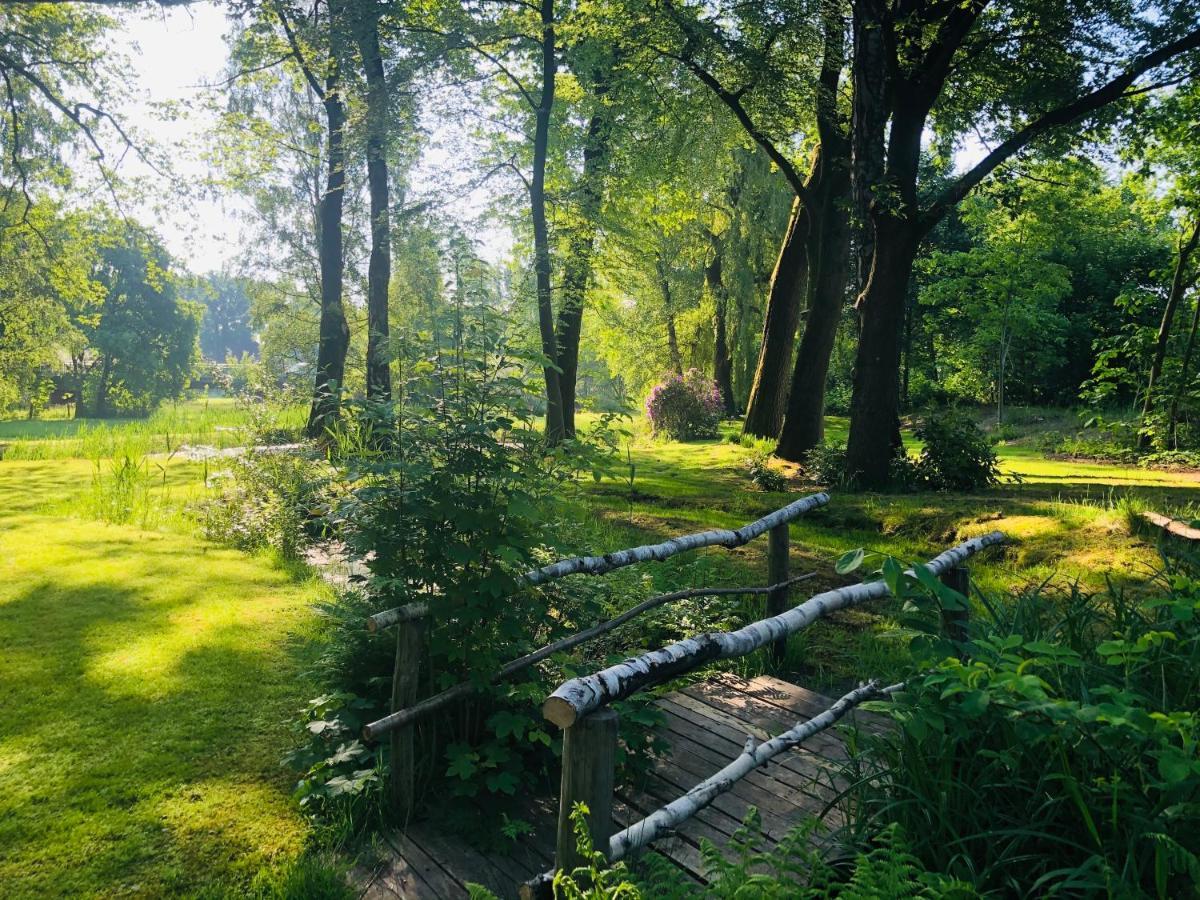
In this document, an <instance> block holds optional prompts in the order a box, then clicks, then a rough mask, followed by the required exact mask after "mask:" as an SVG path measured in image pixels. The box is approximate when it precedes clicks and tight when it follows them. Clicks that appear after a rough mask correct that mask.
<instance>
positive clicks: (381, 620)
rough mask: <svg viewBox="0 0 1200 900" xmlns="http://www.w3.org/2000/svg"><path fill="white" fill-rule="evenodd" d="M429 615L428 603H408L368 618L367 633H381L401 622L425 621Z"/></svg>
mask: <svg viewBox="0 0 1200 900" xmlns="http://www.w3.org/2000/svg"><path fill="white" fill-rule="evenodd" d="M427 615H429V604H428V603H406V604H405V605H404V606H394V607H392V608H391V609H385V610H384V611H383V612H377V613H375V615H373V616H368V617H367V631H379V630H380V629H381V628H388V627H390V626H392V625H397V624H399V623H400V622H411V621H413V620H414V619H423V618H425V617H426V616H427Z"/></svg>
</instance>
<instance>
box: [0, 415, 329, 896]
mask: <svg viewBox="0 0 1200 900" xmlns="http://www.w3.org/2000/svg"><path fill="white" fill-rule="evenodd" d="M231 408H232V407H230V409H231ZM224 412H228V410H225V411H224ZM190 421H191V423H192V425H193V426H197V427H195V428H194V430H192V431H189V432H188V434H189V437H190V438H191V437H194V436H196V435H201V434H205V433H207V434H210V435H211V434H218V433H219V432H215V431H214V430H212V429H213V428H215V427H216V423H215V422H214V420H213V419H212V418H211V417H210V418H209V419H208V420H207V421H205V420H204V419H202V418H197V417H195V416H193V417H192V418H191V419H190ZM162 422H163V420H162V419H159V420H158V423H157V424H160V425H161V424H162ZM227 423H228V417H226V418H225V419H224V422H223V423H222V424H227ZM148 424H149V422H144V423H124V424H122V423H109V424H105V425H104V426H94V425H91V424H87V425H84V424H77V423H75V422H65V423H64V422H45V423H37V422H35V423H24V422H21V423H17V422H6V423H0V430H2V431H3V434H4V435H5V438H7V439H11V438H12V437H13V435H14V433H16V434H19V435H20V437H19V440H20V442H21V445H22V446H24V447H26V448H27V450H28V452H27V453H25V454H17V456H18V457H20V456H22V455H26V456H28V457H34V458H32V459H29V458H26V459H20V458H16V459H14V458H11V456H10V457H9V458H5V459H4V460H3V461H0V635H3V645H4V652H3V654H0V695H2V696H3V697H4V701H3V707H4V716H3V718H2V720H0V885H3V889H2V890H0V893H2V894H3V895H4V896H5V897H13V898H41V897H58V896H63V897H66V896H70V897H116V896H131V897H164V896H190V895H192V894H195V893H198V892H202V891H203V892H206V895H220V894H221V893H222V892H225V891H227V892H228V893H229V895H230V896H245V890H246V888H247V885H248V884H249V882H250V880H251V878H252V877H253V875H254V874H255V873H256V872H258V871H259V870H260V869H262V868H263V867H264V866H275V865H284V864H286V863H287V861H288V860H291V859H295V858H296V857H297V856H299V854H300V853H301V852H302V850H303V847H304V843H305V840H306V836H307V833H308V825H307V823H306V822H305V821H304V820H303V818H302V817H301V815H300V813H299V811H298V810H297V809H296V807H295V805H294V804H293V802H292V801H291V799H290V793H291V787H292V782H293V779H292V777H291V775H290V773H288V772H287V771H286V770H284V769H283V768H282V767H281V766H280V763H279V758H280V756H281V754H282V752H283V751H284V749H285V748H286V747H287V746H288V745H289V743H290V742H291V741H292V738H291V737H290V735H289V734H288V728H289V727H290V726H289V722H290V721H291V720H292V719H293V717H294V716H295V713H296V710H297V709H298V708H299V707H300V706H302V705H303V703H304V702H305V701H306V700H307V699H308V698H309V697H310V696H311V694H312V688H311V686H310V685H309V684H308V683H307V681H306V678H305V676H304V672H305V669H306V667H307V666H308V663H309V661H310V659H311V654H312V651H313V645H312V640H311V639H312V636H313V634H314V632H315V629H316V623H315V616H314V614H313V612H312V609H311V604H312V602H313V601H314V600H315V599H317V598H318V597H319V596H321V595H322V594H323V592H324V590H325V589H324V587H323V586H322V585H321V584H319V583H317V582H314V581H305V580H300V581H298V580H297V579H296V577H295V576H294V575H293V574H291V573H289V572H287V571H285V570H283V569H281V568H279V567H277V566H275V565H274V564H272V563H271V562H270V561H269V560H266V559H261V558H254V557H249V556H247V555H245V554H242V553H238V552H235V551H232V550H227V549H223V548H221V547H218V546H216V545H213V544H210V543H208V542H205V541H202V540H200V539H199V538H197V537H196V536H195V533H194V530H192V529H190V528H187V527H185V526H183V525H182V523H181V522H180V520H179V518H178V508H179V506H181V505H182V502H183V501H184V500H185V499H186V498H187V497H188V496H192V495H194V494H196V493H197V492H199V491H202V490H203V474H202V469H201V466H200V465H199V464H198V463H182V462H178V461H172V462H171V463H169V464H168V465H167V466H166V467H165V468H164V470H163V474H162V477H161V483H158V478H157V476H156V478H155V481H156V485H155V490H157V491H158V492H159V494H158V496H157V497H156V498H154V499H153V500H152V501H151V502H150V503H149V504H148V505H147V509H154V510H159V513H160V514H158V515H156V517H155V518H154V519H153V521H149V520H145V519H139V520H137V521H135V522H134V523H133V524H128V525H114V524H108V523H105V522H102V521H99V520H97V519H95V518H94V517H92V515H90V510H91V503H92V502H93V499H94V495H95V493H96V487H95V480H96V472H97V469H96V466H97V463H99V464H100V466H101V470H102V471H103V467H104V466H105V465H106V464H107V462H108V461H107V460H102V459H96V460H93V459H81V458H71V457H69V456H64V455H63V454H64V453H65V448H66V447H67V442H69V441H75V442H82V441H90V440H92V439H93V437H94V435H95V434H96V432H97V430H98V428H99V427H103V428H104V429H107V433H108V435H109V436H110V437H116V438H118V439H125V438H128V439H129V441H131V442H135V443H144V442H146V441H150V442H151V445H152V439H153V438H154V437H155V436H156V435H155V433H154V432H153V431H152V430H151V429H150V428H148V427H147V426H148ZM31 425H32V426H33V428H31ZM200 425H203V426H204V427H206V428H208V429H209V430H208V431H207V432H205V431H204V430H203V429H202V428H200V427H198V426H200ZM31 430H32V431H40V432H41V435H42V438H41V439H40V440H41V441H42V442H45V443H47V444H48V445H50V446H49V447H48V448H46V452H45V453H39V452H38V451H37V448H36V444H37V443H39V439H38V438H37V437H33V436H31V434H30V432H31ZM85 430H86V435H87V436H85V437H80V434H81V432H85ZM74 446H76V447H79V446H80V444H79V443H76V444H75V445H74ZM39 457H41V458H39ZM164 511H165V512H164Z"/></svg>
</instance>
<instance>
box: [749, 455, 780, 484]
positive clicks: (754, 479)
mask: <svg viewBox="0 0 1200 900" xmlns="http://www.w3.org/2000/svg"><path fill="white" fill-rule="evenodd" d="M746 474H747V475H749V476H750V483H751V484H753V485H754V486H755V487H756V488H758V490H760V491H767V492H768V493H770V492H779V491H786V490H787V487H788V478H787V475H785V474H784V473H783V472H781V471H779V469H778V468H776V467H775V466H774V465H772V464H771V457H770V456H768V455H767V454H766V453H756V454H754V455H753V456H751V457H750V458H749V459H748V460H746Z"/></svg>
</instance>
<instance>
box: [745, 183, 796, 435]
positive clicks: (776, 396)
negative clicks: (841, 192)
mask: <svg viewBox="0 0 1200 900" xmlns="http://www.w3.org/2000/svg"><path fill="white" fill-rule="evenodd" d="M811 183H812V179H811V178H810V179H809V184H810V185H811ZM808 231H809V216H808V212H807V211H806V210H805V208H804V206H803V204H801V203H800V200H799V198H797V199H796V200H795V201H794V202H793V203H792V217H791V220H790V221H789V222H788V230H787V234H786V235H785V236H784V239H783V244H782V246H781V247H780V249H779V258H778V260H777V261H776V263H775V271H774V272H772V273H771V286H770V288H769V289H768V292H767V312H766V316H765V317H764V318H763V335H762V345H761V346H760V348H759V352H758V364H757V365H756V366H755V369H754V380H753V381H752V382H751V385H750V398H749V399H748V400H747V401H746V420H745V422H743V424H742V433H743V434H749V435H753V436H754V437H763V438H774V437H778V436H779V429H780V428H781V427H782V425H783V412H784V407H785V406H786V404H787V389H788V380H787V375H786V373H787V367H788V365H789V364H790V363H791V361H792V348H793V347H794V346H795V343H796V325H797V324H798V323H799V321H800V293H801V291H802V290H803V289H804V282H805V279H806V276H807V266H808V250H807V243H808Z"/></svg>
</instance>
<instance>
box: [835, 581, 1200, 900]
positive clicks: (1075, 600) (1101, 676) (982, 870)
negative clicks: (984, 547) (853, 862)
mask: <svg viewBox="0 0 1200 900" xmlns="http://www.w3.org/2000/svg"><path fill="white" fill-rule="evenodd" d="M917 574H918V576H920V575H921V571H920V570H918V571H917ZM926 581H927V579H925V578H920V582H921V584H922V586H924V590H922V589H918V588H916V587H915V585H908V586H905V585H901V590H902V592H903V593H904V594H905V595H906V596H907V597H908V598H909V602H910V607H909V608H910V609H911V611H912V615H911V616H910V618H909V620H908V621H909V624H910V627H913V628H915V629H917V631H918V632H922V631H923V632H925V633H926V634H927V635H928V636H918V637H917V638H915V639H914V643H913V649H914V653H915V654H916V655H915V657H914V662H915V664H916V666H917V668H918V671H917V673H916V674H914V675H913V676H912V677H911V678H910V680H909V681H908V686H907V688H906V690H905V691H904V692H903V693H902V694H901V695H899V696H898V697H897V698H896V701H895V703H887V704H882V705H881V708H882V709H883V710H884V711H886V712H888V713H889V714H890V715H891V716H892V717H893V718H894V719H895V721H896V723H897V726H898V727H897V728H896V729H895V730H894V731H892V732H888V733H884V734H882V735H875V736H864V738H863V739H864V740H865V742H866V743H865V750H866V752H865V753H864V755H863V756H862V757H860V760H861V761H863V765H864V766H865V770H860V771H857V772H855V773H854V774H853V776H852V777H853V779H854V780H855V784H856V787H854V788H852V790H851V800H852V808H853V809H855V810H856V811H857V814H856V828H857V829H859V830H860V831H864V832H866V833H873V832H875V831H876V830H878V829H880V828H882V827H884V826H886V825H890V824H898V825H899V826H900V827H901V828H903V829H904V832H905V833H906V834H908V835H909V836H910V838H912V839H913V844H912V849H913V852H914V853H915V854H916V856H917V857H919V858H920V859H921V861H922V862H923V863H924V864H925V865H926V866H929V867H931V868H933V869H936V870H938V871H943V872H947V873H949V874H951V875H956V876H958V877H961V878H963V879H965V880H968V881H970V882H972V883H973V884H974V885H975V886H976V887H977V888H978V889H980V890H981V891H1001V892H1005V893H1016V894H1022V895H1030V894H1048V893H1057V892H1072V893H1102V894H1112V893H1114V892H1115V893H1118V894H1122V893H1124V892H1140V893H1143V894H1147V895H1151V896H1159V897H1166V896H1179V894H1180V891H1182V890H1184V889H1185V886H1187V885H1191V884H1194V883H1195V880H1196V877H1197V873H1198V872H1200V843H1198V840H1197V836H1200V812H1198V811H1200V805H1198V800H1200V762H1197V758H1196V752H1197V741H1198V738H1200V720H1198V719H1197V715H1196V708H1197V697H1198V695H1200V668H1198V663H1200V582H1198V581H1196V580H1195V578H1193V577H1192V576H1190V575H1187V574H1184V573H1182V572H1179V571H1174V572H1169V573H1165V574H1164V575H1162V576H1161V577H1160V578H1159V580H1158V583H1157V592H1156V593H1155V594H1153V595H1151V596H1150V597H1148V598H1144V599H1141V600H1135V599H1133V598H1132V597H1129V596H1126V595H1125V594H1123V593H1122V592H1120V591H1118V590H1113V591H1111V592H1109V593H1108V594H1106V595H1098V596H1089V595H1086V594H1083V593H1081V592H1080V591H1079V590H1078V589H1074V590H1071V591H1069V592H1067V593H1065V594H1061V595H1054V594H1047V593H1046V592H1043V591H1033V592H1031V593H1027V594H1022V595H1018V596H1016V597H1013V598H1011V599H1009V600H1007V601H1006V602H1003V603H997V602H994V601H989V602H988V603H987V604H986V607H987V610H988V613H989V614H988V620H987V622H986V624H985V625H984V626H983V627H980V628H977V629H976V632H975V634H974V635H973V639H972V640H971V642H970V644H969V654H970V655H969V658H967V659H963V658H960V657H959V656H950V655H946V651H947V649H952V648H948V647H947V645H946V643H945V642H944V641H943V640H941V639H939V638H936V637H934V635H935V633H936V631H937V624H936V619H935V618H934V617H933V616H932V614H933V613H936V611H937V610H938V609H939V608H940V607H944V606H947V605H951V604H954V603H957V602H960V598H957V597H951V596H949V595H948V594H947V592H946V591H945V589H944V588H942V589H941V590H940V592H939V593H934V594H926V593H924V591H936V590H938V588H937V585H938V583H937V582H936V580H933V579H929V581H930V583H929V584H928V586H925V582H926ZM940 594H945V596H941V595H940ZM930 596H934V597H937V599H936V600H931V599H929V598H930ZM858 779H865V780H858Z"/></svg>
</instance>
